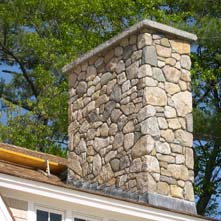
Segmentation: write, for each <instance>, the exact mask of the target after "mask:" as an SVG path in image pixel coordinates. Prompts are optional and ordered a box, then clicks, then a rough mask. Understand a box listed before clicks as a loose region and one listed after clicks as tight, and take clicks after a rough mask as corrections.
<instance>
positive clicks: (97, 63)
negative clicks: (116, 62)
mask: <svg viewBox="0 0 221 221" xmlns="http://www.w3.org/2000/svg"><path fill="white" fill-rule="evenodd" d="M103 64H104V58H102V57H100V58H98V59H97V60H96V62H95V64H94V65H95V67H96V68H99V67H100V66H102V65H103Z"/></svg>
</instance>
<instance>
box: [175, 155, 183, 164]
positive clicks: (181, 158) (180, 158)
mask: <svg viewBox="0 0 221 221" xmlns="http://www.w3.org/2000/svg"><path fill="white" fill-rule="evenodd" d="M184 162H185V157H184V155H183V154H177V155H176V164H183V163H184Z"/></svg>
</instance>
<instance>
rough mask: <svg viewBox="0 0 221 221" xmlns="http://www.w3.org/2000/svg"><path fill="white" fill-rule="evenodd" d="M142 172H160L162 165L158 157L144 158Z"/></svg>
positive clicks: (147, 156)
mask: <svg viewBox="0 0 221 221" xmlns="http://www.w3.org/2000/svg"><path fill="white" fill-rule="evenodd" d="M142 171H147V172H156V173H159V172H160V165H159V162H158V160H157V158H156V157H153V156H149V155H146V156H144V157H143V165H142Z"/></svg>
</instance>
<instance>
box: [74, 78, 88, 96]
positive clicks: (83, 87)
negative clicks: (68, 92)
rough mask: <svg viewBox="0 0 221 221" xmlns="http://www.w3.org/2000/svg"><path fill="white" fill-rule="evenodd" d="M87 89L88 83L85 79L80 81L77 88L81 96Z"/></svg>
mask: <svg viewBox="0 0 221 221" xmlns="http://www.w3.org/2000/svg"><path fill="white" fill-rule="evenodd" d="M86 91H87V83H86V82H84V81H80V82H79V84H78V86H77V88H76V93H77V95H79V96H82V95H83V94H85V93H86Z"/></svg>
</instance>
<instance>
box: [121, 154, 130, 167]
mask: <svg viewBox="0 0 221 221" xmlns="http://www.w3.org/2000/svg"><path fill="white" fill-rule="evenodd" d="M129 166H130V159H129V157H128V156H124V157H122V158H121V159H120V170H123V169H125V168H127V167H129Z"/></svg>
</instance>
